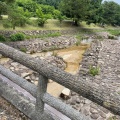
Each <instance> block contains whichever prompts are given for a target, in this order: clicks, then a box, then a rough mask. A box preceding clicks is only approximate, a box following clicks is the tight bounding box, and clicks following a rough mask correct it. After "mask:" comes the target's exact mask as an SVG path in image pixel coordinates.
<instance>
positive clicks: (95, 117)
mask: <svg viewBox="0 0 120 120" xmlns="http://www.w3.org/2000/svg"><path fill="white" fill-rule="evenodd" d="M90 116H91V118H93V119H97V118H98V117H99V114H91V115H90Z"/></svg>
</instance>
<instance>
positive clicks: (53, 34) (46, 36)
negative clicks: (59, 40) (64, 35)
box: [26, 32, 61, 39]
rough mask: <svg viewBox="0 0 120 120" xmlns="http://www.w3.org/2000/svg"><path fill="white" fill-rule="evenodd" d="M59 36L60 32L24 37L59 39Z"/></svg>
mask: <svg viewBox="0 0 120 120" xmlns="http://www.w3.org/2000/svg"><path fill="white" fill-rule="evenodd" d="M59 36H61V33H60V32H54V33H48V34H42V35H26V39H34V38H49V37H59Z"/></svg>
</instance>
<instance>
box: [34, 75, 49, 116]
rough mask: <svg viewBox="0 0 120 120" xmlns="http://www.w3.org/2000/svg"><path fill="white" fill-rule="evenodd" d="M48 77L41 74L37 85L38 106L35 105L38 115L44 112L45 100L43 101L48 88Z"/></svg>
mask: <svg viewBox="0 0 120 120" xmlns="http://www.w3.org/2000/svg"><path fill="white" fill-rule="evenodd" d="M47 83H48V78H46V77H44V76H42V75H40V76H39V80H38V86H37V97H36V106H35V114H36V116H40V115H42V114H44V102H43V101H42V97H43V95H44V93H46V90H47Z"/></svg>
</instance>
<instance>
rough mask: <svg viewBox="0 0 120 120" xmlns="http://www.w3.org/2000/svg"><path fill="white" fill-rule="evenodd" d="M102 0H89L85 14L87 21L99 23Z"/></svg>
mask: <svg viewBox="0 0 120 120" xmlns="http://www.w3.org/2000/svg"><path fill="white" fill-rule="evenodd" d="M102 14H103V7H102V0H90V2H89V9H88V14H87V16H86V20H87V23H88V24H90V23H101V22H102V20H103V19H102Z"/></svg>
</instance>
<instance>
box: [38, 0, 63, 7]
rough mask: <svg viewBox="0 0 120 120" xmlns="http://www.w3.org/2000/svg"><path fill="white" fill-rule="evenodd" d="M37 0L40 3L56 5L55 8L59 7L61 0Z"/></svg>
mask: <svg viewBox="0 0 120 120" xmlns="http://www.w3.org/2000/svg"><path fill="white" fill-rule="evenodd" d="M36 1H37V3H39V4H43V5H50V6H54V7H55V8H58V6H59V3H60V1H61V0H36Z"/></svg>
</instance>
